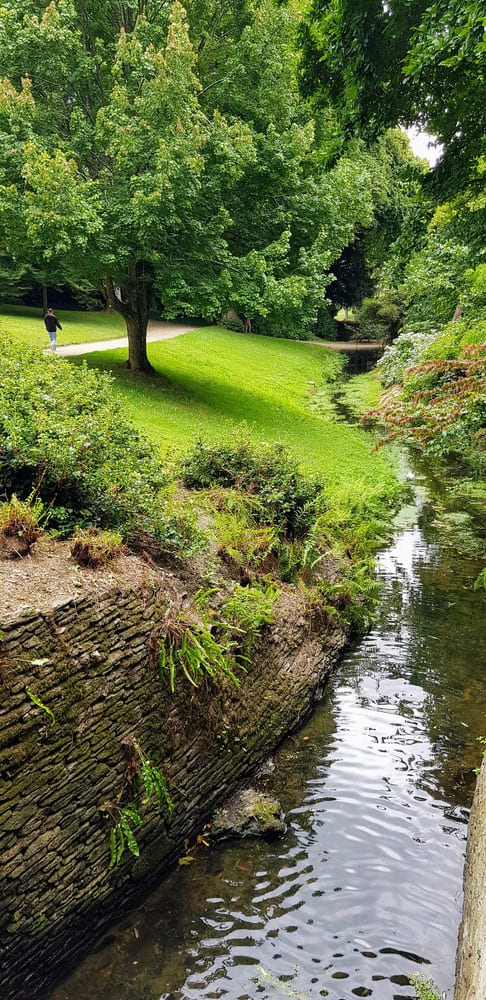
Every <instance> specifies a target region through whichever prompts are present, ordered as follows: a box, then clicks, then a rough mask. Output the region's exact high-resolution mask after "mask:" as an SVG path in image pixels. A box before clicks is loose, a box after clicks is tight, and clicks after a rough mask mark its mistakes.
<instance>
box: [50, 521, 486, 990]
mask: <svg viewBox="0 0 486 1000" xmlns="http://www.w3.org/2000/svg"><path fill="white" fill-rule="evenodd" d="M433 521H434V512H433V509H432V508H430V507H429V508H427V509H425V510H424V511H423V512H422V514H421V516H420V517H419V519H418V522H417V520H415V523H413V524H411V525H410V526H409V527H406V528H404V529H403V530H401V531H399V532H397V534H396V537H395V540H394V543H393V545H392V546H391V547H390V548H389V549H387V550H386V552H384V553H383V554H382V556H381V557H380V567H379V571H380V576H381V578H382V580H383V583H384V589H383V599H382V603H381V607H380V611H379V615H378V619H377V622H376V625H375V628H374V629H373V631H372V632H371V633H369V634H368V635H367V636H366V637H365V638H364V639H363V640H362V641H361V642H360V643H358V644H356V645H355V646H354V647H353V648H352V649H351V650H350V651H349V653H348V655H347V656H346V658H345V660H344V661H343V663H342V664H341V666H340V667H339V669H338V671H337V673H336V675H335V676H334V678H333V680H332V682H331V684H330V685H329V687H328V689H327V692H326V697H325V700H324V702H323V703H322V704H321V706H320V707H319V708H318V710H317V711H316V712H315V714H314V715H313V717H312V719H311V720H310V722H309V723H308V724H307V725H306V726H305V727H304V728H303V729H302V730H301V731H300V732H299V733H298V734H296V735H294V736H293V737H291V738H290V739H289V740H287V741H286V743H285V744H284V746H283V747H282V748H281V749H280V751H279V752H278V753H277V755H276V764H277V767H276V770H275V772H274V774H273V775H272V776H271V777H270V778H269V779H268V780H267V782H266V787H267V788H268V789H269V790H270V791H271V792H274V793H275V794H276V795H277V796H278V797H279V798H280V799H281V801H282V804H283V806H284V809H285V811H286V813H287V819H288V824H289V828H288V832H287V834H286V836H285V837H284V838H283V839H282V840H280V841H278V842H274V843H273V844H266V843H262V842H258V841H255V842H251V843H250V842H246V843H238V844H233V845H231V846H229V847H226V848H224V849H221V850H211V851H204V852H201V853H199V854H198V856H197V858H196V860H195V861H194V862H193V863H192V864H191V865H190V866H187V867H179V868H177V869H176V870H174V871H173V872H172V873H171V874H170V875H169V877H168V878H166V879H165V880H164V882H163V884H162V885H161V886H160V887H159V888H158V889H157V890H156V891H155V892H154V893H153V894H152V895H151V896H150V897H149V898H148V899H147V900H146V901H145V903H144V904H143V905H142V906H141V907H140V908H139V909H137V910H135V911H134V912H132V913H130V914H128V915H127V916H126V917H125V919H124V920H123V921H121V922H120V923H118V924H117V925H116V926H115V927H113V928H112V929H111V931H110V932H109V934H107V935H106V936H105V937H104V938H103V940H102V941H101V942H100V945H99V947H98V949H97V950H96V951H95V952H94V953H92V954H91V955H90V956H89V957H88V959H87V960H86V961H85V962H84V963H83V964H82V965H81V966H80V967H79V968H78V969H77V970H76V971H75V972H74V974H73V975H72V976H71V977H70V979H69V980H68V981H67V982H66V983H64V985H63V986H61V987H59V988H58V989H57V990H56V991H55V993H54V994H53V995H52V1000H88V998H91V997H93V998H94V997H100V998H101V997H102V998H105V1000H159V998H160V1000H179V998H181V1000H182V998H184V1000H203V998H204V1000H205V998H207V1000H210V998H211V1000H219V998H223V997H224V998H227V1000H254V998H255V1000H256V998H261V1000H274V998H288V997H290V998H295V1000H304V998H314V997H316V998H317V997H321V996H328V997H331V998H335V1000H340V998H345V1000H352V998H353V997H355V996H373V997H375V998H376V1000H392V998H396V1000H398V998H400V997H410V996H413V995H414V990H413V988H412V987H411V986H410V985H409V979H410V976H411V975H413V974H414V973H417V972H420V973H421V974H422V975H425V976H426V977H427V978H431V979H433V980H435V982H436V983H437V985H438V986H439V987H440V989H442V990H446V991H448V996H451V991H452V985H453V977H454V959H455V948H456V937H457V928H458V924H459V920H460V912H461V905H462V869H463V859H464V849H465V838H466V833H467V826H466V824H467V818H468V808H469V806H470V801H471V795H472V789H473V774H472V768H473V767H474V766H476V765H477V763H478V761H479V757H480V750H479V746H478V743H477V740H476V736H477V735H478V733H481V732H483V733H484V731H485V713H486V693H485V685H484V664H485V663H486V656H485V653H486V645H485V642H486V640H485V638H484V630H482V629H481V615H482V612H483V609H484V595H481V594H479V593H474V592H473V591H472V582H473V579H474V577H475V575H476V573H477V572H478V571H479V569H480V568H481V566H480V564H478V563H472V562H469V561H467V560H465V559H464V558H463V557H461V556H459V555H458V554H457V553H456V552H454V551H453V550H452V549H451V548H449V547H447V546H444V545H443V544H442V542H441V536H440V532H439V531H438V529H437V528H436V527H434V525H433ZM483 622H484V617H483Z"/></svg>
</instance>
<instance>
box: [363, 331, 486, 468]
mask: <svg viewBox="0 0 486 1000" xmlns="http://www.w3.org/2000/svg"><path fill="white" fill-rule="evenodd" d="M377 416H378V418H379V419H380V421H382V422H383V423H384V424H385V427H386V429H387V434H386V438H384V440H386V441H390V440H396V439H399V440H404V441H407V442H408V443H410V444H413V445H416V446H417V447H419V448H420V449H422V450H423V451H424V452H425V453H427V454H429V455H431V456H433V457H435V458H445V457H448V456H451V455H459V456H461V457H462V458H463V459H465V460H466V461H467V460H469V461H476V458H475V454H476V455H477V457H479V458H480V456H479V452H480V451H481V450H482V448H483V447H484V430H485V428H486V348H485V347H484V346H481V345H475V346H472V345H471V346H467V347H464V348H462V351H461V354H460V357H458V358H452V359H451V358H445V359H440V358H438V359H436V360H431V361H425V362H424V363H423V364H421V365H419V366H417V367H415V368H412V369H410V370H409V372H408V373H407V376H406V378H405V381H404V384H403V387H402V390H401V393H400V395H397V394H395V395H394V397H393V399H390V400H388V401H385V403H384V404H383V405H382V406H381V407H380V409H379V410H378V411H377ZM381 443H383V442H381Z"/></svg>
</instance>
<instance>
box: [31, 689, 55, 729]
mask: <svg viewBox="0 0 486 1000" xmlns="http://www.w3.org/2000/svg"><path fill="white" fill-rule="evenodd" d="M25 691H26V694H27V696H28V697H29V698H30V700H31V702H32V703H33V704H34V705H37V708H41V709H42V711H43V712H47V715H48V716H49V717H50V718H51V719H52V721H53V722H55V721H56V717H55V715H54V712H52V711H51V709H50V708H49V706H48V705H44V702H43V701H41V699H40V698H39V696H38V695H36V694H34V692H33V691H31V689H30V688H29V687H26V689H25Z"/></svg>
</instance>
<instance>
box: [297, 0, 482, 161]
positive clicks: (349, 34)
mask: <svg viewBox="0 0 486 1000" xmlns="http://www.w3.org/2000/svg"><path fill="white" fill-rule="evenodd" d="M484 29H485V16H484V6H483V4H482V3H481V2H480V0H444V2H442V3H431V2H430V0H392V2H390V3H382V2H381V0H313V2H312V4H311V7H310V12H309V15H308V17H307V19H306V23H305V26H304V28H303V32H302V35H303V50H304V58H303V63H302V78H303V83H304V87H305V89H306V91H307V92H308V93H311V94H314V95H318V98H319V100H320V101H321V102H323V103H325V104H326V103H331V104H332V105H333V106H334V107H335V109H336V112H337V114H338V116H339V118H340V120H341V121H342V123H343V125H344V127H345V128H346V129H347V130H348V131H350V132H352V133H353V134H355V133H356V131H359V132H360V134H363V135H364V136H366V137H367V138H370V137H376V136H377V135H379V134H380V133H381V132H382V131H383V130H384V129H385V128H387V127H390V126H393V125H396V124H397V122H402V123H403V124H414V123H415V124H419V125H420V126H421V127H422V128H424V129H426V130H428V131H429V132H431V133H432V134H433V135H436V136H438V138H439V139H440V141H441V142H442V143H443V144H444V145H445V160H446V161H447V170H446V171H444V172H443V173H444V175H445V174H446V173H447V174H450V172H457V171H458V168H460V172H462V171H464V170H465V169H467V168H468V165H469V164H470V163H471V161H473V160H474V159H475V158H477V156H478V155H479V154H480V153H481V151H484V135H485V124H486V87H485V82H486V75H485V58H484V56H485V50H486V43H485V35H484Z"/></svg>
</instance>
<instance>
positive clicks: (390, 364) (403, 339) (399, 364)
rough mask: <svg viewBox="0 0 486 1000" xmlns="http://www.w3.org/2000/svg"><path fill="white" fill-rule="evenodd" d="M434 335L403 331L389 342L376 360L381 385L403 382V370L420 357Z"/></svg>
mask: <svg viewBox="0 0 486 1000" xmlns="http://www.w3.org/2000/svg"><path fill="white" fill-rule="evenodd" d="M434 337H435V334H434V333H412V332H411V331H406V332H405V331H404V332H403V333H401V334H400V336H399V337H397V339H396V340H394V341H393V344H389V345H388V347H386V348H385V353H384V354H383V356H382V357H381V358H380V359H379V361H378V362H377V367H378V370H379V372H380V378H381V380H382V382H383V385H385V386H390V385H396V384H397V383H399V382H403V379H404V377H405V372H406V371H407V370H408V369H409V368H411V367H412V365H414V364H416V363H417V362H418V361H419V360H420V359H421V358H422V356H423V355H424V353H425V351H426V350H427V348H428V347H429V346H430V344H431V343H432V341H433V340H434Z"/></svg>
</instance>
